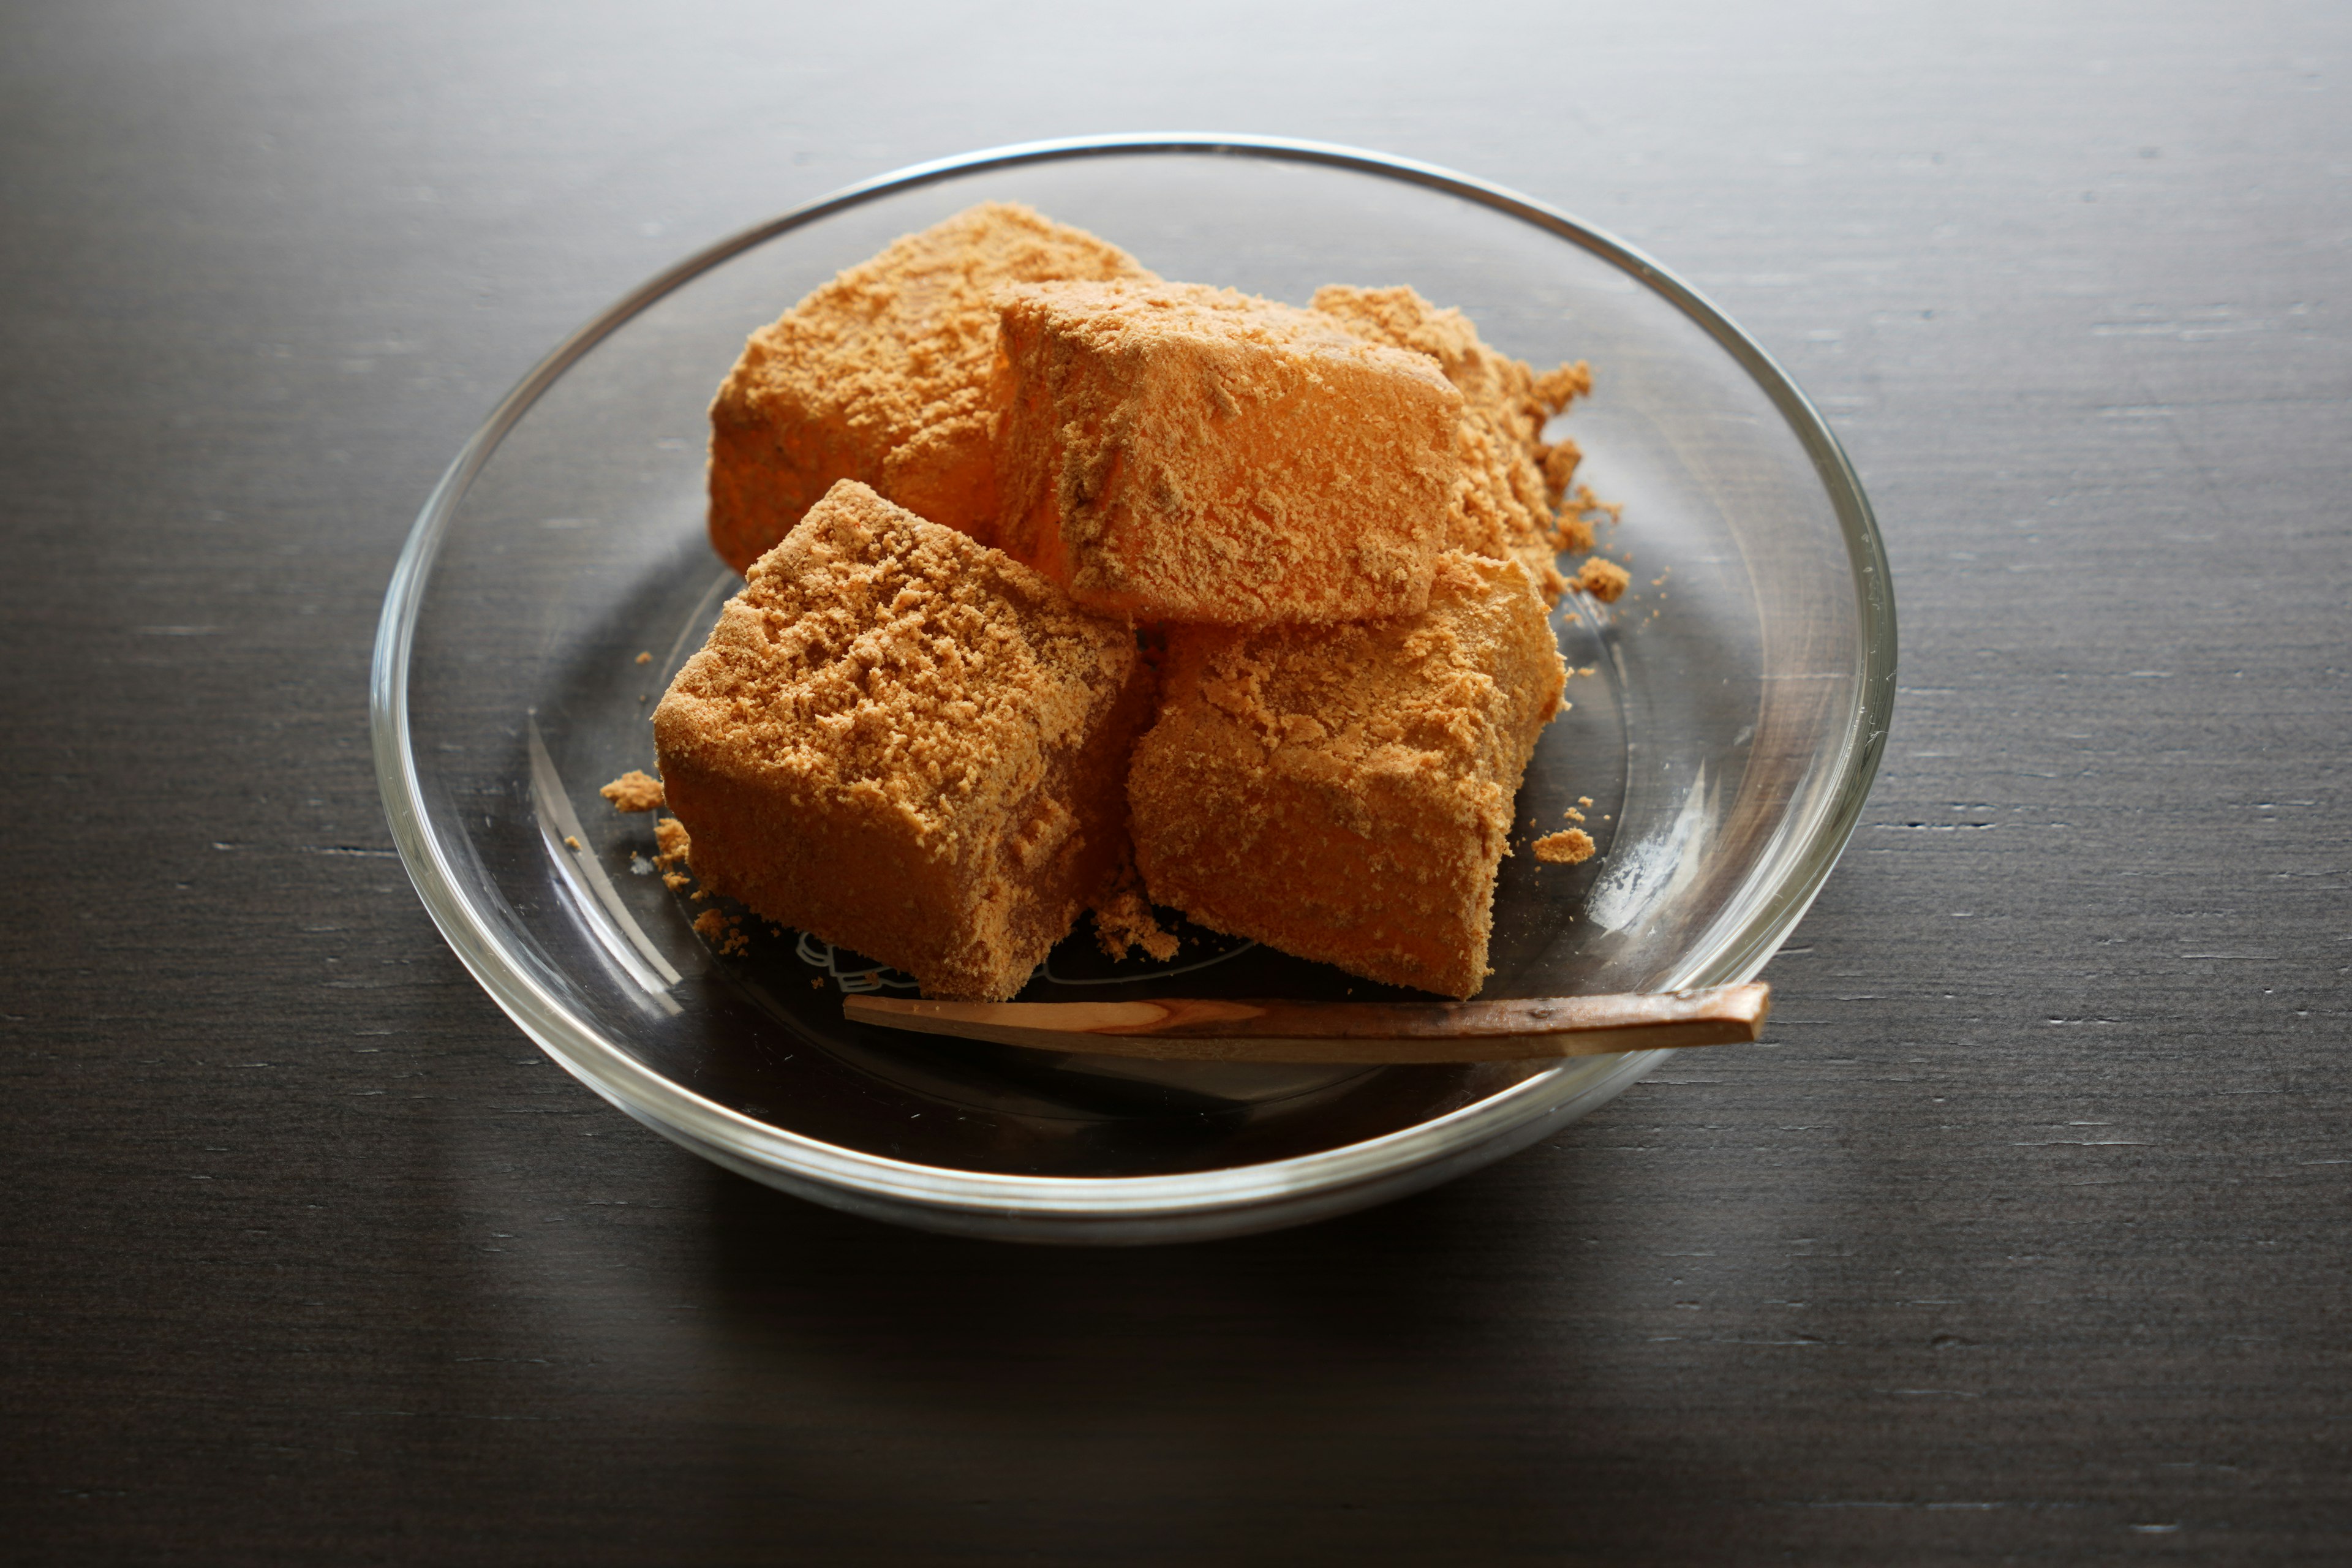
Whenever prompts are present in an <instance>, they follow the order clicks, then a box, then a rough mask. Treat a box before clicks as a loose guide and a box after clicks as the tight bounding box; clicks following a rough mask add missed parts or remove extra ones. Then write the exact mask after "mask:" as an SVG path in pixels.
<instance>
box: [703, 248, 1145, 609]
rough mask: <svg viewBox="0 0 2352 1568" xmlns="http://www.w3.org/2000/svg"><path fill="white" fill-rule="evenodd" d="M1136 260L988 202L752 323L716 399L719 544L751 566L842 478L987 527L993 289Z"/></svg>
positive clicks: (1128, 268)
mask: <svg viewBox="0 0 2352 1568" xmlns="http://www.w3.org/2000/svg"><path fill="white" fill-rule="evenodd" d="M1151 276H1152V274H1151V273H1150V271H1149V270H1147V269H1146V268H1143V267H1142V266H1141V265H1140V264H1139V263H1138V262H1137V261H1136V260H1135V258H1133V257H1131V256H1129V255H1128V254H1127V253H1126V252H1125V251H1123V250H1121V249H1119V248H1118V247H1117V246H1114V245H1109V244H1107V243H1105V242H1104V241H1102V240H1099V239H1097V238H1096V237H1094V236H1092V235H1090V234H1087V233H1086V232H1085V231H1084V230H1082V229H1076V228H1071V227H1068V226H1065V225H1062V224H1057V223H1052V222H1049V221H1047V220H1046V219H1045V218H1043V217H1041V216H1038V215H1037V214H1036V213H1035V212H1033V211H1032V210H1030V209H1029V208H1027V207H1025V206H1015V205H1006V204H1003V203H996V202H990V203H984V204H982V205H979V206H975V207H971V208H969V209H967V210H965V211H963V212H961V213H958V214H957V215H956V216H953V217H951V218H949V219H947V220H946V221H945V222H942V223H940V224H937V225H934V226H932V227H930V228H927V229H925V230H923V231H922V232H921V233H919V234H910V235H908V236H906V237H903V238H901V239H899V240H898V241H896V242H894V243H893V244H892V245H890V246H889V247H888V248H887V249H885V250H883V251H882V252H881V253H880V254H879V255H877V256H876V257H874V258H872V259H870V260H867V261H866V262H863V263H861V264H859V265H858V266H856V267H853V268H849V269H848V270H847V271H845V272H842V273H840V274H839V275H837V276H836V277H835V278H834V279H833V280H832V281H831V282H828V283H826V284H824V286H823V287H822V288H819V289H816V290H815V291H814V292H813V293H811V294H810V295H809V296H808V297H807V298H806V299H804V300H802V301H801V302H800V303H799V304H797V305H794V306H793V308H792V309H791V310H787V311H785V312H784V314H783V316H782V319H781V320H779V321H775V322H774V323H772V325H769V326H765V327H762V328H761V329H760V330H759V331H756V332H754V333H752V334H751V341H750V342H748V343H747V344H745V345H744V349H743V357H742V358H741V359H740V361H738V362H737V363H736V365H735V369H734V371H733V373H732V374H730V375H729V376H728V378H727V380H726V381H725V383H723V384H721V385H720V387H719V395H718V398H717V400H716V401H715V402H713V403H712V405H711V407H710V475H709V481H710V542H711V544H712V546H713V547H714V548H715V549H717V551H718V552H719V555H720V556H721V557H723V558H724V559H725V560H726V562H727V563H728V564H729V565H730V566H732V567H734V568H735V569H736V570H737V571H739V572H741V571H745V570H747V569H748V568H749V567H750V566H751V563H752V562H753V561H755V560H757V559H758V558H759V556H760V555H761V552H764V551H766V550H767V549H768V548H769V547H770V546H772V545H773V544H774V543H775V542H777V541H778V540H780V539H782V537H783V536H784V534H785V533H786V531H789V530H790V529H791V528H792V526H793V524H794V523H795V522H798V521H800V519H801V514H802V513H803V512H804V511H806V510H808V509H809V508H810V507H811V506H813V505H814V504H815V502H816V500H817V499H818V498H819V497H821V496H823V495H824V493H825V491H826V490H827V489H830V488H831V487H832V486H833V484H834V482H835V480H837V479H856V480H858V481H860V482H861V483H864V484H866V485H868V486H870V487H871V488H873V489H875V490H876V491H877V492H879V493H880V494H882V495H884V496H886V497H887V498H889V499H890V500H894V501H896V502H898V504H899V505H901V506H904V507H906V508H908V510H912V511H914V512H916V513H918V514H919V515H920V516H923V517H926V518H929V520H931V521H934V522H941V523H946V524H948V525H949V526H950V527H954V528H961V529H963V530H964V531H967V532H972V533H975V534H978V535H980V536H982V537H985V533H986V530H987V528H988V525H989V523H990V521H991V520H992V518H993V517H994V515H995V511H996V494H995V479H994V467H993V463H992V458H991V455H990V448H989V438H988V413H987V409H986V407H985V406H984V405H985V397H986V388H987V382H988V375H989V369H990V366H991V364H992V363H993V360H994V357H995V353H996V306H995V296H996V294H997V292H998V291H999V290H1000V289H1003V288H1004V287H1005V286H1006V285H1008V284H1014V283H1034V282H1044V281H1047V280H1050V279H1063V278H1078V279H1108V278H1138V279H1149V278H1150V277H1151Z"/></svg>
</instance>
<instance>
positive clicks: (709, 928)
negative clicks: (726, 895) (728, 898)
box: [694, 910, 751, 955]
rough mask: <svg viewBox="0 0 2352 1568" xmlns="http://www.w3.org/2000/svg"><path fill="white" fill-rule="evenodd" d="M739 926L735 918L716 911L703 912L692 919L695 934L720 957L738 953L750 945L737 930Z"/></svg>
mask: <svg viewBox="0 0 2352 1568" xmlns="http://www.w3.org/2000/svg"><path fill="white" fill-rule="evenodd" d="M741 924H742V921H740V920H739V919H738V918H737V917H736V916H734V915H729V914H721V913H720V912H719V910H703V911H702V912H701V913H700V914H698V915H697V916H695V917H694V929H695V932H696V934H697V935H698V936H700V937H701V938H702V940H703V941H705V942H709V944H710V945H711V946H712V947H715V948H717V949H718V950H719V952H720V954H721V955H725V954H729V953H737V952H742V951H743V950H744V949H745V948H747V947H749V946H751V938H749V937H747V936H745V935H744V934H743V933H742V931H740V929H738V928H739V927H740V926H741Z"/></svg>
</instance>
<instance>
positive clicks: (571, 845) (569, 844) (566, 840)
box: [563, 833, 580, 849]
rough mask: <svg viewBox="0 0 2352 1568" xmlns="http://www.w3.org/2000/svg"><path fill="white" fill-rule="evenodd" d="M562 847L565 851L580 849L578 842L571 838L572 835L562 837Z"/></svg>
mask: <svg viewBox="0 0 2352 1568" xmlns="http://www.w3.org/2000/svg"><path fill="white" fill-rule="evenodd" d="M563 847H565V848H566V849H577V848H579V847H580V840H578V839H577V838H574V837H572V835H570V834H569V833H567V834H565V835H564V836H563Z"/></svg>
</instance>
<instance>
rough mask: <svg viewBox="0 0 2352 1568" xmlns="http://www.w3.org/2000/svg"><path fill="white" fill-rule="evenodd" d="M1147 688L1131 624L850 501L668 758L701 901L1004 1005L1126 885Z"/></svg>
mask: <svg viewBox="0 0 2352 1568" xmlns="http://www.w3.org/2000/svg"><path fill="white" fill-rule="evenodd" d="M1152 689H1153V683H1152V679H1151V675H1150V669H1149V668H1148V667H1147V666H1146V665H1145V663H1144V661H1143V659H1142V658H1141V656H1140V655H1139V653H1138V651H1137V649H1136V644H1135V634H1134V632H1133V631H1132V629H1131V628H1129V626H1128V625H1127V623H1125V622H1124V621H1115V620H1108V619H1105V618H1103V617H1101V616H1091V615H1087V614H1086V613H1084V612H1082V611H1080V610H1078V609H1076V608H1075V607H1074V606H1072V605H1070V604H1069V603H1068V601H1067V600H1066V599H1065V598H1064V597H1063V595H1062V594H1061V591H1060V590H1059V589H1057V588H1055V586H1054V585H1053V584H1051V583H1049V582H1047V581H1045V578H1043V577H1041V576H1039V575H1038V574H1035V573H1034V572H1032V571H1030V570H1029V569H1028V568H1026V567H1024V566H1023V565H1021V564H1020V563H1018V562H1015V561H1013V560H1011V559H1009V558H1007V557H1006V556H1004V555H1002V554H1000V553H999V552H996V551H994V550H991V549H989V548H988V547H986V546H985V545H982V544H980V543H978V542H974V541H973V540H971V539H970V538H967V537H966V536H965V535H963V534H961V533H958V532H956V531H953V530H951V529H947V528H942V527H940V526H938V525H936V524H933V523H929V522H926V521H923V520H922V519H920V518H919V517H917V516H915V515H914V514H913V513H911V512H909V511H907V510H904V509H902V508H899V507H896V506H893V505H891V504H890V503H889V502H887V501H885V500H882V499H881V498H880V497H879V496H877V495H876V494H875V493H874V492H873V491H872V490H871V489H867V488H866V486H864V485H861V484H857V483H855V482H853V481H848V480H845V481H843V482H842V483H840V484H837V485H835V487H834V488H833V489H831V490H830V491H828V492H827V493H826V495H825V497H824V500H822V501H820V502H819V503H818V504H817V505H816V506H815V507H814V508H812V509H811V510H809V512H808V514H807V515H806V516H805V517H803V519H802V520H801V521H800V523H799V525H798V526H797V527H795V528H794V529H793V531H792V532H791V533H790V534H788V535H787V536H786V537H785V539H784V541H783V542H782V543H781V544H779V545H777V546H776V548H775V549H773V550H772V551H770V552H768V553H767V554H766V555H764V556H762V557H761V559H760V560H759V561H758V562H757V563H755V564H754V565H753V566H752V568H751V574H750V581H749V582H748V583H747V584H745V586H744V589H743V592H742V593H741V594H740V595H737V596H736V597H735V598H733V599H731V600H730V601H729V602H728V604H727V607H726V609H725V610H724V611H723V612H722V613H721V615H720V616H719V625H718V626H717V627H716V628H714V629H713V630H712V632H711V634H710V640H709V643H708V644H707V645H706V646H705V647H703V649H702V651H701V652H700V653H698V654H697V655H695V656H694V658H691V659H689V660H688V662H687V665H686V668H684V669H682V670H680V671H679V672H678V676H677V680H676V681H675V682H674V683H673V684H672V685H671V687H670V689H669V691H668V692H667V695H665V696H664V697H663V698H662V700H661V705H660V706H659V707H658V708H657V709H656V710H655V712H654V739H655V743H656V747H657V748H658V751H659V755H660V760H661V771H662V782H663V785H664V789H665V792H666V793H667V796H668V803H669V807H670V809H671V810H672V811H674V812H676V813H677V816H678V818H679V820H681V821H682V822H684V823H685V825H686V829H687V831H688V833H690V834H691V836H692V841H693V847H692V849H691V851H690V854H691V858H692V863H693V867H694V872H695V875H696V876H697V877H698V879H700V880H701V882H702V885H703V886H704V888H705V889H709V891H711V892H714V893H720V894H724V895H727V896H729V897H731V898H735V899H739V900H741V901H742V902H743V903H745V904H747V905H749V906H751V909H752V910H756V911H757V912H758V913H760V914H761V915H763V916H765V917H766V918H768V919H769V920H771V921H776V922H778V923H780V924H782V925H788V926H793V927H797V928H798V929H800V930H802V931H810V932H813V933H814V934H815V935H817V936H818V937H820V938H822V939H824V941H826V942H833V943H835V945H837V946H841V947H845V948H849V949H853V950H855V951H856V952H860V953H863V954H865V955H866V956H867V957H870V958H874V959H877V960H879V961H880V962H882V963H887V964H889V965H892V966H893V967H896V968H898V969H903V970H905V971H907V972H908V973H911V974H913V975H914V976H915V978H916V979H917V980H918V981H919V982H920V983H921V984H922V988H923V992H924V994H926V995H930V996H950V997H967V998H978V999H983V1000H996V1001H1001V1000H1003V999H1004V998H1006V997H1009V996H1011V995H1012V994H1013V993H1014V992H1016V991H1018V990H1020V989H1021V987H1022V985H1023V984H1024V983H1025V982H1026V981H1027V980H1028V978H1029V974H1030V972H1031V971H1032V970H1033V969H1034V968H1035V967H1036V965H1037V964H1038V963H1040V962H1042V961H1043V960H1044V958H1045V953H1046V951H1047V950H1048V949H1049V948H1051V947H1052V946H1053V945H1054V943H1055V942H1058V941H1060V940H1061V938H1062V937H1063V936H1064V935H1066V933H1067V932H1068V931H1069V930H1070V927H1071V925H1072V923H1073V922H1074V921H1076V918H1077V915H1078V912H1079V910H1082V909H1083V908H1085V907H1086V905H1087V903H1088V902H1089V901H1090V900H1092V899H1093V898H1094V897H1095V896H1096V895H1097V893H1099V892H1102V891H1104V890H1105V889H1108V887H1109V886H1111V884H1112V883H1113V881H1114V879H1115V878H1116V877H1117V876H1118V874H1119V872H1120V870H1121V868H1123V867H1124V865H1125V862H1126V852H1127V837H1126V825H1125V816H1126V798H1125V789H1124V785H1125V780H1126V763H1127V758H1128V754H1129V749H1130V747H1131V746H1132V744H1133V742H1134V737H1135V733H1136V731H1138V730H1139V729H1140V728H1141V727H1142V726H1143V724H1144V723H1145V722H1147V721H1149V719H1150V707H1151V698H1152Z"/></svg>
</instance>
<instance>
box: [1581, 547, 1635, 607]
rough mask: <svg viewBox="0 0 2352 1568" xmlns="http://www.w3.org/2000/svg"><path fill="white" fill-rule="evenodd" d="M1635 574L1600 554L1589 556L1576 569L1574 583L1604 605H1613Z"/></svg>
mask: <svg viewBox="0 0 2352 1568" xmlns="http://www.w3.org/2000/svg"><path fill="white" fill-rule="evenodd" d="M1632 582H1633V574H1632V573H1631V572H1628V571H1626V570H1625V568H1623V567H1622V566H1620V565H1618V564H1617V563H1615V562H1614V561H1603V560H1601V557H1599V556H1598V555H1595V556H1592V557H1591V558H1589V559H1588V560H1587V561H1586V562H1585V563H1584V564H1583V565H1581V566H1580V567H1578V568H1577V569H1576V576H1575V578H1574V579H1573V584H1574V585H1575V586H1576V587H1579V588H1581V589H1583V590H1584V591H1585V592H1586V593H1588V594H1590V595H1592V596H1593V597H1594V598H1596V599H1598V600H1600V601H1601V603H1602V604H1604V605H1613V604H1615V603H1616V602H1617V601H1618V600H1619V599H1621V598H1622V597H1623V596H1624V594H1625V588H1626V585H1627V584H1630V583H1632Z"/></svg>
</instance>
